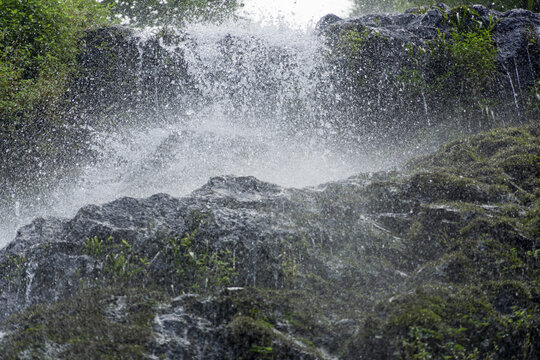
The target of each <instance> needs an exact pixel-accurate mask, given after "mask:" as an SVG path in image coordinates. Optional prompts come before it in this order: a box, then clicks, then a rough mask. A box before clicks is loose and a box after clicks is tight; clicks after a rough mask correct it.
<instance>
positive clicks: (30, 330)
mask: <svg viewBox="0 0 540 360" xmlns="http://www.w3.org/2000/svg"><path fill="white" fill-rule="evenodd" d="M163 299H164V297H163V294H162V292H160V291H159V290H152V289H144V290H143V289H138V288H93V289H89V290H86V291H83V292H82V293H81V294H79V295H78V296H77V297H75V298H73V299H69V300H64V301H61V302H59V303H57V304H53V305H38V306H33V307H31V308H29V309H27V310H25V311H24V312H22V313H21V314H18V315H15V316H14V317H12V318H10V319H9V320H8V324H11V325H12V326H15V331H14V332H11V333H10V334H9V335H8V336H7V341H5V342H4V345H5V347H4V356H6V358H13V359H14V358H19V356H20V354H22V353H23V352H30V353H31V354H34V356H35V357H36V358H43V357H44V356H45V354H49V355H51V354H50V353H48V352H49V351H51V350H50V349H51V345H54V346H53V347H52V348H53V349H56V350H55V351H56V353H55V354H53V355H52V356H54V357H56V358H59V359H73V358H94V359H97V358H107V357H112V358H125V359H127V358H130V359H143V358H146V357H147V355H148V351H147V347H148V346H149V345H150V344H151V342H152V321H153V319H154V316H155V312H154V307H155V304H156V300H163ZM119 304H120V305H121V306H120V305H119ZM111 308H118V309H119V310H118V311H115V313H119V315H118V316H120V317H119V318H116V316H115V315H111V312H110V309H111Z"/></svg>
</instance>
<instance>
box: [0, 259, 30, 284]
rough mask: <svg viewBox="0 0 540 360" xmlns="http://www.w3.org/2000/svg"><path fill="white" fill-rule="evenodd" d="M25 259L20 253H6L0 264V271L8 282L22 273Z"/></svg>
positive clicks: (24, 267) (13, 280)
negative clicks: (3, 260) (5, 257)
mask: <svg viewBox="0 0 540 360" xmlns="http://www.w3.org/2000/svg"><path fill="white" fill-rule="evenodd" d="M25 269H26V259H25V258H24V256H22V255H18V256H16V255H8V256H7V259H6V262H4V263H2V264H0V273H1V274H3V276H2V277H3V278H4V279H6V280H7V281H8V282H9V283H10V284H11V283H12V282H15V279H18V278H19V277H21V276H22V275H23V274H24V271H25Z"/></svg>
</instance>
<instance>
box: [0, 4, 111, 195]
mask: <svg viewBox="0 0 540 360" xmlns="http://www.w3.org/2000/svg"><path fill="white" fill-rule="evenodd" d="M109 18H110V14H109V12H108V10H107V9H106V7H104V6H103V5H102V4H100V3H99V2H98V1H97V0H24V1H20V0H0V153H2V154H3V155H2V158H1V161H0V198H1V197H4V196H6V195H8V194H6V193H5V192H8V191H16V190H14V189H13V185H14V184H23V183H25V184H26V183H30V182H32V180H35V179H36V178H41V177H44V176H47V174H52V173H54V171H50V170H52V169H47V168H46V167H47V166H53V164H55V163H56V166H57V167H58V166H61V161H64V160H63V159H64V158H65V156H64V155H65V153H66V151H71V150H68V148H70V146H71V148H70V149H73V148H74V147H77V146H78V144H77V140H76V139H75V138H76V137H75V136H73V130H71V129H70V128H69V127H67V126H64V125H65V124H66V118H65V117H64V118H63V117H62V116H61V111H60V110H61V109H62V107H63V106H64V105H65V100H64V99H65V94H66V91H67V89H68V86H69V84H70V81H71V79H73V78H74V76H75V75H76V73H77V56H78V54H79V51H80V49H81V46H80V38H81V36H82V33H83V30H84V29H87V28H89V27H92V26H97V25H100V24H103V23H106V22H108V21H109ZM64 135H66V136H64ZM67 138H73V140H72V145H68V144H67V143H66V141H67V140H66V139H67ZM15 168H17V169H18V171H13V169H15ZM30 175H31V176H30ZM8 198H9V196H8Z"/></svg>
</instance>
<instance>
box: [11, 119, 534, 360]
mask: <svg viewBox="0 0 540 360" xmlns="http://www.w3.org/2000/svg"><path fill="white" fill-rule="evenodd" d="M539 149H540V142H539V132H538V128H536V127H528V128H515V129H508V130H499V131H492V132H490V133H486V134H482V135H479V136H476V137H474V138H469V139H465V140H459V141H455V142H453V143H450V144H448V145H446V146H445V147H444V148H442V149H441V150H440V151H439V152H437V153H435V154H434V155H431V156H427V157H425V158H420V159H417V160H414V161H412V162H411V163H410V164H409V165H408V167H409V170H408V172H404V173H402V174H399V173H392V172H389V173H375V174H361V175H358V176H353V177H351V178H349V179H346V180H343V181H338V182H333V183H328V184H324V185H321V186H318V187H314V188H307V189H285V188H282V187H279V186H276V185H273V184H269V183H265V182H261V181H259V180H257V179H255V178H253V177H233V176H221V177H215V178H212V179H211V180H210V181H209V182H208V183H207V184H206V185H205V186H203V187H202V188H200V189H199V190H196V191H195V192H193V194H191V195H190V196H188V197H185V198H173V197H171V196H168V195H165V194H157V195H154V196H152V197H149V198H146V199H134V198H122V199H118V200H116V201H113V202H111V203H108V204H104V205H101V206H98V205H90V206H86V207H84V208H82V209H81V210H80V211H79V212H78V213H77V215H76V216H75V217H73V218H72V219H54V218H49V219H36V220H35V221H34V222H33V223H31V224H30V225H28V226H25V227H23V228H21V229H20V230H19V232H18V234H17V237H16V238H15V240H14V241H13V242H12V243H10V244H9V245H8V246H7V247H6V248H4V249H2V250H1V252H0V290H1V295H0V316H1V320H2V321H3V323H2V325H1V327H0V331H2V332H1V333H2V334H3V335H2V338H0V348H2V349H3V353H4V354H7V355H6V356H8V358H10V357H13V358H17V357H24V356H30V357H34V358H73V357H77V356H80V355H81V354H85V355H86V356H87V357H90V358H98V357H103V356H105V355H107V354H109V355H110V354H113V355H114V354H120V353H121V354H125V355H126V356H129V357H134V358H160V357H164V358H171V359H172V358H178V357H185V358H200V359H203V358H204V359H207V358H214V359H218V358H238V357H243V358H253V359H258V358H280V359H326V358H328V359H330V358H344V359H356V358H359V357H362V358H400V357H401V358H407V359H409V358H414V357H415V356H417V355H418V354H420V353H422V354H425V353H429V354H432V356H434V357H442V356H461V355H463V356H465V355H467V354H477V355H479V356H484V355H487V354H489V356H491V357H493V358H500V359H504V358H508V356H510V355H511V354H515V353H516V352H518V351H519V353H520V354H523V357H522V358H524V359H534V358H536V355H537V354H538V353H539V351H540V349H539V348H538V344H540V333H539V332H538V329H539V327H538V319H539V309H538V306H537V305H538V300H539V299H540V289H539V288H538V283H537V279H538V271H539V266H540V263H539V262H538V254H537V253H538V250H537V249H538V246H539V244H538V211H539V207H538V206H539V198H538V195H539V194H538V186H537V185H538V184H537V182H538V173H539V169H540V162H539V159H540V157H539V156H540V152H539ZM509 319H510V320H511V321H510V320H509ZM456 354H458V355H456ZM460 354H461V355H460Z"/></svg>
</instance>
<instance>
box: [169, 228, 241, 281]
mask: <svg viewBox="0 0 540 360" xmlns="http://www.w3.org/2000/svg"><path fill="white" fill-rule="evenodd" d="M197 229H198V228H196V229H195V230H193V231H192V232H191V233H188V234H187V235H186V236H184V237H182V238H180V239H176V238H171V239H169V242H168V246H167V253H168V254H169V256H170V257H171V258H172V262H173V265H174V270H175V273H176V276H177V279H178V282H179V284H180V286H182V287H191V288H192V289H193V290H197V291H211V290H216V289H221V288H223V287H226V286H229V285H231V284H233V282H234V280H235V278H236V277H237V276H238V272H237V271H236V259H235V257H234V256H233V254H232V251H230V250H228V249H223V250H214V251H212V250H210V249H209V248H208V247H205V248H201V246H200V245H201V244H200V243H198V242H197V240H198V239H197Z"/></svg>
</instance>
